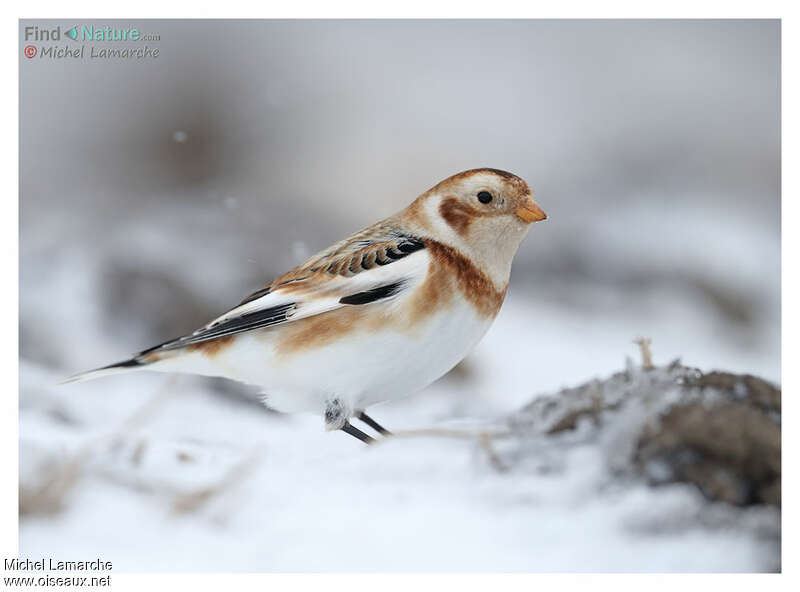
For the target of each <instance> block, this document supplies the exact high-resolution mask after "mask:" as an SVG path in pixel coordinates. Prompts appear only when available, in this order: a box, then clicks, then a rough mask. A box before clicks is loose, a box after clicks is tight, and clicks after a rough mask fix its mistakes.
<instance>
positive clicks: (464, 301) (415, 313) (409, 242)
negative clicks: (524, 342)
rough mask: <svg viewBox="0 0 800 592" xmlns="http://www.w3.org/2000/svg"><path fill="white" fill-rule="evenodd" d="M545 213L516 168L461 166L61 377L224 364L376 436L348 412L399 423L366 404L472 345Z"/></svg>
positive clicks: (421, 382) (215, 370)
mask: <svg viewBox="0 0 800 592" xmlns="http://www.w3.org/2000/svg"><path fill="white" fill-rule="evenodd" d="M546 218H547V216H546V214H545V213H544V212H543V211H542V209H541V207H540V206H539V205H538V203H537V202H536V201H535V200H534V196H533V193H532V192H531V190H530V188H529V186H528V184H527V183H526V182H525V181H524V180H523V179H522V178H520V177H518V176H517V175H514V174H512V173H509V172H506V171H503V170H500V169H494V168H478V169H471V170H467V171H463V172H460V173H458V174H455V175H452V176H451V177H448V178H447V179H445V180H443V181H441V182H439V183H437V184H436V185H434V186H433V187H432V188H430V189H428V190H427V191H425V192H424V193H422V194H421V195H420V196H419V197H417V198H416V199H415V200H414V201H413V202H412V203H411V204H410V205H409V206H408V207H406V208H405V209H403V210H401V211H400V212H398V213H396V214H394V215H392V216H390V217H388V218H386V219H384V220H381V221H380V222H377V223H375V224H373V225H371V226H368V227H366V228H364V229H363V230H360V231H358V232H356V233H355V234H352V235H351V236H349V237H347V238H345V239H344V240H342V241H340V242H337V243H335V244H334V245H332V246H330V247H328V248H327V249H324V250H323V251H321V252H319V253H317V254H316V255H313V256H312V257H311V258H309V259H308V260H307V261H305V262H304V263H302V264H300V265H299V266H297V267H295V268H294V269H292V270H290V271H288V272H287V273H284V274H283V275H281V276H280V277H278V278H276V279H275V280H273V281H272V282H270V283H268V284H266V285H264V286H263V287H261V288H259V289H258V290H256V291H254V292H253V293H251V294H250V295H249V296H247V297H246V298H245V299H244V300H242V301H241V302H240V303H239V304H238V305H237V306H235V307H233V308H231V309H230V310H228V311H227V312H226V313H224V314H222V315H221V316H219V317H217V318H216V319H214V320H213V321H211V322H209V323H208V324H206V325H204V326H203V327H201V328H199V329H197V330H196V331H194V332H192V333H190V334H188V335H184V336H182V337H178V338H176V339H171V340H169V341H166V342H164V343H162V344H160V345H157V346H155V347H151V348H149V349H146V350H144V351H142V352H140V353H138V354H136V355H135V356H133V357H132V358H130V359H128V360H125V361H122V362H118V363H115V364H111V365H108V366H104V367H102V368H97V369H95V370H90V371H88V372H84V373H81V374H77V375H74V376H71V377H69V378H67V379H65V380H64V381H62V382H75V381H81V380H87V379H92V378H98V377H101V376H107V375H112V374H119V373H124V372H132V371H139V370H153V371H157V372H176V373H188V374H198V375H203V376H216V377H224V378H228V379H232V380H235V381H239V382H243V383H247V384H250V385H255V386H257V387H258V388H260V389H262V392H263V398H264V402H265V404H266V405H268V406H269V407H270V408H272V409H274V410H276V411H279V412H284V413H303V412H305V413H308V412H310V413H315V414H318V415H320V416H321V417H322V418H323V420H324V427H325V429H327V430H341V431H343V432H345V433H347V434H350V435H351V436H354V437H356V438H358V439H359V440H361V441H362V442H365V443H372V442H374V441H375V438H373V437H372V436H370V435H369V434H367V433H366V432H364V431H363V430H361V429H359V428H358V427H356V426H354V425H353V424H352V423H351V421H352V420H353V419H357V420H359V421H361V422H363V423H364V424H365V425H367V426H369V427H370V428H372V429H373V430H374V431H375V432H377V433H378V434H380V435H381V436H389V435H391V432H390V431H389V430H387V429H386V428H384V427H383V426H382V425H381V424H379V423H378V422H377V421H375V420H374V419H372V418H371V417H370V416H369V415H367V414H366V409H367V408H368V407H370V406H373V405H376V404H378V403H383V402H386V401H391V400H394V399H398V398H401V397H405V396H407V395H410V394H412V393H415V392H417V391H419V390H421V389H423V388H425V387H426V386H428V385H429V384H430V383H432V382H433V381H435V380H436V379H438V378H440V377H441V376H443V375H444V374H446V373H447V372H448V371H449V370H451V369H452V368H453V367H454V366H455V365H456V364H458V363H459V362H460V361H461V360H462V359H463V358H465V357H466V356H467V355H468V354H469V353H470V352H471V351H472V349H473V348H474V347H475V346H476V345H477V343H478V342H479V341H480V339H481V338H482V337H483V336H484V334H485V333H486V331H487V330H488V329H489V327H490V326H491V324H492V322H493V321H494V319H495V317H496V316H497V313H498V312H499V310H500V307H501V305H502V303H503V300H504V299H505V296H506V292H507V289H508V284H509V279H510V275H511V264H512V261H513V259H514V256H515V254H516V253H517V250H518V248H519V246H520V244H521V243H522V240H523V238H524V237H525V236H526V234H527V232H528V230H529V229H530V227H531V226H532V224H533V223H534V222H537V221H541V220H545V219H546Z"/></svg>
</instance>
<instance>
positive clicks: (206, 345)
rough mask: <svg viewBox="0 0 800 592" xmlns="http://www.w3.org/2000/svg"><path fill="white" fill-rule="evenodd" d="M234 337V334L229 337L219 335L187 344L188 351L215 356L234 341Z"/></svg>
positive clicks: (210, 356)
mask: <svg viewBox="0 0 800 592" xmlns="http://www.w3.org/2000/svg"><path fill="white" fill-rule="evenodd" d="M233 338H234V336H233V335H228V336H227V337H218V338H217V339H209V340H208V341H201V342H200V343H193V344H192V345H187V346H186V351H190V352H200V353H202V354H203V355H205V356H206V357H207V358H213V357H215V356H217V355H219V353H220V352H222V351H223V350H224V349H226V348H227V347H228V346H230V345H231V344H232V343H233Z"/></svg>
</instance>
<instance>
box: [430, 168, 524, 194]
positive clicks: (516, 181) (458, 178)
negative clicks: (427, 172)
mask: <svg viewBox="0 0 800 592" xmlns="http://www.w3.org/2000/svg"><path fill="white" fill-rule="evenodd" d="M487 173H488V174H491V175H496V176H498V177H501V178H502V179H503V181H504V182H505V183H506V184H507V186H510V188H511V189H512V191H513V193H515V194H517V195H518V196H521V195H528V194H530V192H531V190H530V188H529V187H528V184H527V183H526V182H525V181H524V180H523V179H520V178H519V177H517V176H516V175H515V174H513V173H509V172H507V171H501V170H500V169H490V168H481V169H470V170H468V171H462V172H460V173H456V174H455V175H453V176H452V177H448V178H447V179H445V180H444V181H441V182H440V183H438V184H437V185H436V186H435V187H433V188H432V189H431V191H434V192H443V191H449V190H450V189H452V188H453V186H454V185H457V184H459V183H461V182H462V181H464V180H465V179H468V178H469V177H472V176H474V175H480V174H487Z"/></svg>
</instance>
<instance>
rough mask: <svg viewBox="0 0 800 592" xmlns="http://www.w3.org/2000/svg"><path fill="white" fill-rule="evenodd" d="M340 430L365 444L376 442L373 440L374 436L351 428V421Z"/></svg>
mask: <svg viewBox="0 0 800 592" xmlns="http://www.w3.org/2000/svg"><path fill="white" fill-rule="evenodd" d="M339 429H340V430H342V431H343V432H344V433H345V434H350V435H351V436H353V437H355V438H358V439H359V440H361V441H362V442H363V443H364V444H372V443H373V442H374V441H375V438H373V437H372V436H368V435H367V434H365V433H364V432H362V431H361V430H359V429H358V428H355V427H353V426H351V425H350V422H349V421H348V422H345V424H344V425H343V426H342V427H341V428H339Z"/></svg>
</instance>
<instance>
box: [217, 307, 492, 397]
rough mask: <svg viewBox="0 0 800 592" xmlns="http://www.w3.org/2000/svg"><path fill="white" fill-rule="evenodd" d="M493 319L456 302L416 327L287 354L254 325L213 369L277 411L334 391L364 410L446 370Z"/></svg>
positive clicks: (418, 386)
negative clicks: (260, 392)
mask: <svg viewBox="0 0 800 592" xmlns="http://www.w3.org/2000/svg"><path fill="white" fill-rule="evenodd" d="M454 304H455V303H454ZM492 320H493V319H490V318H480V317H479V316H478V315H477V314H476V313H475V311H474V309H473V308H472V307H471V306H470V305H469V304H467V303H466V302H460V303H458V304H455V306H454V307H453V308H450V309H448V311H447V312H446V313H444V312H442V313H439V314H436V315H433V316H431V317H430V318H429V319H428V320H427V322H425V323H424V325H423V326H422V327H419V328H418V329H417V330H416V331H415V332H414V333H408V332H401V331H398V330H390V329H379V330H377V331H370V332H366V331H365V332H360V333H355V334H350V335H346V336H344V337H343V338H342V339H339V340H337V341H333V342H332V343H329V344H327V345H324V346H321V347H318V348H313V349H309V350H305V351H301V352H297V353H293V354H291V355H289V356H280V355H275V352H274V349H273V348H272V345H270V343H269V340H268V339H266V340H265V338H264V337H265V334H263V333H262V334H261V335H259V332H254V333H253V334H252V335H243V336H240V338H239V339H237V340H236V342H235V343H234V344H233V346H232V347H230V348H228V349H226V350H225V351H224V352H223V353H222V354H221V355H220V356H218V357H217V358H216V359H215V361H214V363H215V365H216V366H217V367H218V370H217V371H214V372H212V373H213V374H216V375H219V376H226V377H228V378H234V379H236V380H240V381H242V382H246V383H250V384H254V385H257V386H259V387H262V388H263V389H264V394H265V396H266V402H267V404H268V405H269V406H270V407H273V408H275V409H277V410H278V411H284V412H302V411H309V412H314V413H323V412H324V409H325V404H326V402H327V401H330V400H331V399H333V398H338V399H340V400H341V401H342V402H343V403H344V404H345V405H346V406H348V407H349V408H350V409H351V410H356V409H364V408H366V407H368V406H369V405H373V404H375V403H379V402H382V401H387V400H391V399H396V398H399V397H404V396H407V395H410V394H412V393H414V392H415V391H418V390H420V389H422V388H424V387H426V386H427V385H429V384H430V383H431V382H433V381H434V380H436V379H437V378H439V377H441V376H442V375H444V374H445V373H447V372H448V371H449V370H450V369H451V368H453V366H455V365H456V364H457V363H458V362H459V361H461V360H462V359H463V358H464V357H465V356H466V355H467V354H468V353H469V352H470V351H471V350H472V349H473V348H474V347H475V345H476V344H477V343H478V341H479V340H480V339H481V337H483V335H484V334H485V333H486V331H487V329H488V328H489V326H490V325H491V322H492ZM270 349H272V351H268V350H270Z"/></svg>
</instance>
